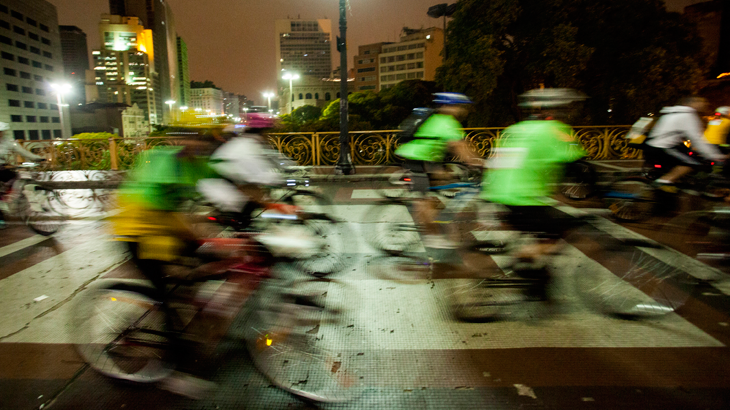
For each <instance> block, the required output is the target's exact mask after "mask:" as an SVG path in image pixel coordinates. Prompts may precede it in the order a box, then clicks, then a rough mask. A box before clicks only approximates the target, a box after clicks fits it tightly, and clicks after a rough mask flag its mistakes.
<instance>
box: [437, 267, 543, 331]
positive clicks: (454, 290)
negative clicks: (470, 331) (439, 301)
mask: <svg viewBox="0 0 730 410" xmlns="http://www.w3.org/2000/svg"><path fill="white" fill-rule="evenodd" d="M484 276H485V277H481V278H470V279H455V280H453V281H452V283H451V287H450V289H449V293H448V300H449V303H450V308H451V311H452V314H453V315H454V317H455V318H456V319H458V320H461V321H464V322H490V321H495V320H500V319H505V318H508V317H510V316H512V315H514V314H519V313H520V312H524V311H525V309H526V308H525V306H523V305H522V303H524V302H527V301H530V300H531V299H530V295H529V293H528V291H529V289H531V288H532V287H533V286H536V283H535V281H532V280H529V279H524V278H520V277H518V276H516V275H515V274H514V273H513V272H510V271H507V272H506V273H505V272H502V271H501V270H499V269H495V270H492V272H491V274H486V275H484Z"/></svg>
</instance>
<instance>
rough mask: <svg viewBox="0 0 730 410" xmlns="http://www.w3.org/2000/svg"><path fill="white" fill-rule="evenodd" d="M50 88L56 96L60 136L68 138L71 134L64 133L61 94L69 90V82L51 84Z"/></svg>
mask: <svg viewBox="0 0 730 410" xmlns="http://www.w3.org/2000/svg"><path fill="white" fill-rule="evenodd" d="M51 88H52V89H53V91H55V92H56V98H57V100H58V116H59V118H60V121H61V138H62V139H68V138H70V137H71V136H70V135H67V133H66V125H65V124H66V122H65V121H64V119H63V107H64V106H65V104H64V103H63V96H64V94H67V93H68V92H70V91H71V84H68V83H64V84H51Z"/></svg>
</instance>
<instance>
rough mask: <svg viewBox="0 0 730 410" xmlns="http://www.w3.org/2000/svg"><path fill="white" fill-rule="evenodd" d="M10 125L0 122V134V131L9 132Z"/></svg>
mask: <svg viewBox="0 0 730 410" xmlns="http://www.w3.org/2000/svg"><path fill="white" fill-rule="evenodd" d="M9 130H10V125H8V123H7V122H0V132H2V131H9Z"/></svg>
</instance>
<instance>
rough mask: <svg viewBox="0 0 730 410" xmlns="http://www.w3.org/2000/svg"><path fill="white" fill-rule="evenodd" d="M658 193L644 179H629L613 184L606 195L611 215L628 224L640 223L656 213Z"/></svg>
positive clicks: (605, 199) (605, 198)
mask: <svg viewBox="0 0 730 410" xmlns="http://www.w3.org/2000/svg"><path fill="white" fill-rule="evenodd" d="M655 198H656V193H655V191H654V189H653V188H652V186H651V182H650V181H649V180H648V179H646V178H643V177H627V178H623V179H620V180H618V181H616V182H614V183H612V184H611V186H610V187H609V189H608V192H607V193H606V194H605V195H604V201H605V202H606V203H607V205H608V209H609V211H611V215H612V216H613V217H614V218H616V219H618V220H620V221H626V222H640V221H643V220H646V219H648V218H649V217H651V216H652V215H653V213H654V211H655V203H656V199H655Z"/></svg>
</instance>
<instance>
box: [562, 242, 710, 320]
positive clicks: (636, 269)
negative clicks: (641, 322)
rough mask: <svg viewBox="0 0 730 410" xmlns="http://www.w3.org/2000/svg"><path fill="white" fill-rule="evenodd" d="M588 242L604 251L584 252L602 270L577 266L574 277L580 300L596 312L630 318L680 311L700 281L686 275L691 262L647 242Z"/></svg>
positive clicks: (669, 250)
mask: <svg viewBox="0 0 730 410" xmlns="http://www.w3.org/2000/svg"><path fill="white" fill-rule="evenodd" d="M570 241H571V240H569V242H570ZM588 243H589V244H590V243H595V244H596V245H594V246H597V247H600V248H596V249H593V250H584V249H582V251H583V252H584V253H586V254H588V255H591V258H593V259H594V260H595V261H596V262H598V264H600V267H597V266H595V265H593V266H578V271H576V272H575V273H574V277H575V281H576V285H577V286H576V289H577V292H578V294H579V296H580V297H582V298H583V300H584V303H585V304H586V305H587V306H589V307H591V308H592V309H594V310H596V311H598V312H600V313H603V314H606V315H610V316H616V317H621V318H627V319H636V318H647V317H656V316H663V315H666V314H669V313H673V312H675V311H677V309H679V308H681V307H682V306H683V305H684V304H685V302H686V301H687V299H689V297H690V296H691V293H692V289H693V284H694V283H696V280H694V279H693V278H692V277H690V276H689V275H688V274H687V273H686V272H689V271H690V270H688V269H690V266H688V265H686V263H684V262H685V261H686V259H689V258H685V260H683V259H682V258H678V257H677V256H678V254H677V253H676V252H675V251H673V250H671V249H667V248H665V247H662V246H661V245H659V244H656V243H653V242H648V241H647V242H640V241H631V240H624V241H620V240H618V239H615V238H612V237H609V236H607V235H602V236H601V239H600V241H598V240H596V241H595V242H593V241H591V242H588ZM599 243H600V245H597V244H599ZM583 246H588V245H583Z"/></svg>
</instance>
